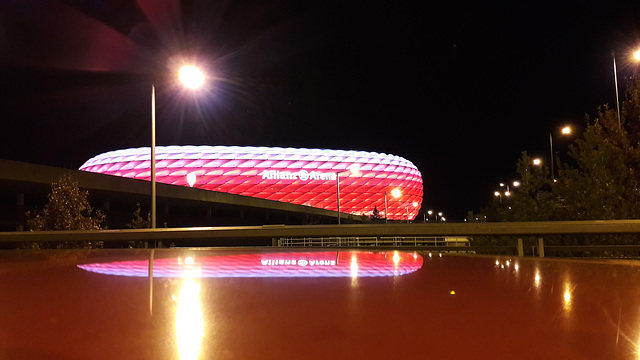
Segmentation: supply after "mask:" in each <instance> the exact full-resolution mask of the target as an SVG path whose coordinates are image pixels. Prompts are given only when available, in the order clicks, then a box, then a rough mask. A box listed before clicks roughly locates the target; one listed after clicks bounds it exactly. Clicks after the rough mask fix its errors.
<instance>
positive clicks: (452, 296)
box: [0, 249, 640, 359]
mask: <svg viewBox="0 0 640 360" xmlns="http://www.w3.org/2000/svg"><path fill="white" fill-rule="evenodd" d="M149 257H150V251H149V250H122V251H121V250H103V251H88V252H85V251H51V252H20V251H15V252H13V251H10V252H1V253H0V261H1V264H2V266H1V267H0V289H2V290H1V291H2V292H1V296H0V319H2V325H1V326H0V359H195V358H199V359H327V358H337V359H366V358H369V359H640V356H639V355H638V350H639V349H640V347H639V344H640V266H638V265H640V263H636V262H613V261H577V260H553V259H542V260H540V259H535V258H511V259H510V258H505V257H485V256H463V255H449V254H443V256H442V257H440V256H438V255H437V254H433V256H432V257H429V255H428V253H419V254H417V255H414V253H402V252H400V253H397V254H396V253H394V252H387V253H385V252H379V253H357V252H349V251H330V252H326V251H324V252H299V253H295V252H288V253H282V252H267V251H254V252H249V253H247V252H246V251H244V250H217V251H209V250H197V251H195V250H177V249H166V250H156V251H155V252H154V254H153V257H154V271H153V273H154V278H153V280H152V284H153V287H152V294H153V295H152V299H153V301H152V304H151V306H152V308H151V309H150V280H149V278H148V259H149ZM78 265H80V266H78Z"/></svg>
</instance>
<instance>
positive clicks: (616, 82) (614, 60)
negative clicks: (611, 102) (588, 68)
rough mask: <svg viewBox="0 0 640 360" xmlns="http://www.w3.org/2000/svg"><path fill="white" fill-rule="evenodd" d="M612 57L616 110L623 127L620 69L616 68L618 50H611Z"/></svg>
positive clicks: (619, 125)
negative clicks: (619, 92) (619, 84)
mask: <svg viewBox="0 0 640 360" xmlns="http://www.w3.org/2000/svg"><path fill="white" fill-rule="evenodd" d="M611 58H613V83H614V85H615V87H616V112H617V113H618V128H620V127H621V122H620V100H619V98H618V71H617V70H616V52H615V51H614V50H611Z"/></svg>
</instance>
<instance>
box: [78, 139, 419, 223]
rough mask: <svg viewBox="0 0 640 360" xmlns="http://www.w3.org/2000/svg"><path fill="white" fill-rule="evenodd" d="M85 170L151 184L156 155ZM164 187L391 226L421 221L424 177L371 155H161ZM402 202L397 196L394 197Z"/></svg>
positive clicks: (183, 151) (238, 150) (117, 154)
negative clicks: (371, 218) (374, 218)
mask: <svg viewBox="0 0 640 360" xmlns="http://www.w3.org/2000/svg"><path fill="white" fill-rule="evenodd" d="M80 170H83V171H89V172H95V173H101V174H108V175H115V176H123V177H128V178H134V179H143V180H150V178H151V171H150V149H149V148H136V149H124V150H116V151H111V152H107V153H104V154H100V155H98V156H95V157H93V158H91V159H89V160H88V161H87V162H85V163H84V164H83V165H82V166H81V167H80ZM156 180H157V181H158V182H161V183H166V184H173V185H182V186H193V187H196V188H201V189H206V190H213V191H218V192H225V193H230V194H237V195H245V196H252V197H256V198H262V199H269V200H276V201H283V202H288V203H292V204H298V205H306V206H312V207H316V208H321V209H326V210H333V211H336V210H338V187H339V192H340V211H341V212H344V213H349V214H354V215H371V213H372V212H373V210H374V209H377V210H378V211H379V213H380V215H381V216H382V217H384V216H385V214H384V212H385V198H386V202H387V206H386V208H387V211H388V214H387V218H388V219H391V220H393V219H395V220H407V219H414V218H415V217H416V215H417V213H418V210H419V209H420V205H421V203H422V176H421V174H420V172H419V171H418V169H417V168H416V167H415V165H413V164H412V163H411V162H410V161H408V160H406V159H403V158H401V157H399V156H394V155H388V154H380V153H373V152H364V151H347V150H324V149H297V148H270V147H241V146H166V147H156ZM394 195H397V196H394Z"/></svg>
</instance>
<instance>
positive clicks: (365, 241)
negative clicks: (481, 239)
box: [272, 236, 469, 247]
mask: <svg viewBox="0 0 640 360" xmlns="http://www.w3.org/2000/svg"><path fill="white" fill-rule="evenodd" d="M272 243H273V246H278V247H289V246H295V247H318V246H319V247H325V246H337V247H360V246H387V247H389V246H390V247H399V246H414V247H417V246H438V247H439V246H469V240H468V239H467V238H465V237H450V236H368V237H339V236H332V237H300V238H275V239H273V242H272Z"/></svg>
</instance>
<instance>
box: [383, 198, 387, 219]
mask: <svg viewBox="0 0 640 360" xmlns="http://www.w3.org/2000/svg"><path fill="white" fill-rule="evenodd" d="M384 223H385V224H386V223H387V192H386V191H385V192H384Z"/></svg>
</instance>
